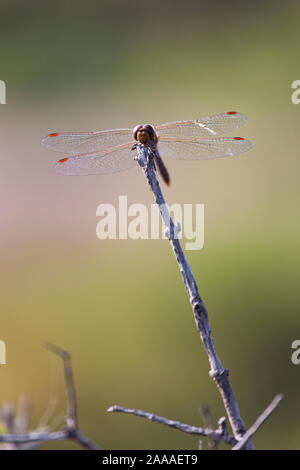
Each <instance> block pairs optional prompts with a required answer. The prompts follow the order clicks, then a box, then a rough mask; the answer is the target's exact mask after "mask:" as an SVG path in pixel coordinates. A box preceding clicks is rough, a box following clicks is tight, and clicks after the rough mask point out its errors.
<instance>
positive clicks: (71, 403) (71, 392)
mask: <svg viewBox="0 0 300 470" xmlns="http://www.w3.org/2000/svg"><path fill="white" fill-rule="evenodd" d="M46 348H47V349H48V350H49V351H51V352H53V353H55V354H57V355H58V356H59V357H61V359H62V361H63V367H64V376H65V384H66V394H67V416H66V418H65V421H66V428H65V429H62V430H60V431H55V432H47V431H32V432H28V433H24V434H23V433H18V434H3V435H0V442H11V443H15V444H25V443H33V444H34V443H35V444H38V443H40V442H42V441H61V440H66V439H71V440H73V441H75V442H77V444H79V445H80V446H81V447H83V448H84V449H89V450H102V449H101V448H100V447H98V446H97V445H96V444H94V443H93V442H92V441H91V439H89V438H88V437H87V436H85V435H84V434H83V433H82V432H81V431H80V429H79V427H78V420H77V402H76V393H75V385H74V380H73V370H72V364H71V356H70V354H69V353H68V352H67V351H64V350H62V349H60V348H59V347H58V346H55V345H53V344H47V345H46Z"/></svg>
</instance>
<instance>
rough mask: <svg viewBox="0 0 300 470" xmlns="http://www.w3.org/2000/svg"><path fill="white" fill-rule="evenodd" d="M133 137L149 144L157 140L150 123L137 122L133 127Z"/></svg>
mask: <svg viewBox="0 0 300 470" xmlns="http://www.w3.org/2000/svg"><path fill="white" fill-rule="evenodd" d="M133 137H134V138H135V140H137V141H138V142H140V143H141V144H144V145H146V144H151V143H156V142H157V135H156V132H155V130H154V127H153V126H151V124H138V125H137V126H135V128H134V129H133Z"/></svg>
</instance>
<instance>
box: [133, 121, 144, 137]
mask: <svg viewBox="0 0 300 470" xmlns="http://www.w3.org/2000/svg"><path fill="white" fill-rule="evenodd" d="M142 127H143V126H142V124H138V125H137V126H135V128H134V129H133V137H134V138H135V140H137V133H138V131H139V130H140V129H141V128H142Z"/></svg>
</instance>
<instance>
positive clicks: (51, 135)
mask: <svg viewBox="0 0 300 470" xmlns="http://www.w3.org/2000/svg"><path fill="white" fill-rule="evenodd" d="M57 135H58V132H52V134H48V136H47V137H56V136H57Z"/></svg>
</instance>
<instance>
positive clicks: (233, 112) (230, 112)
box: [227, 111, 238, 114]
mask: <svg viewBox="0 0 300 470" xmlns="http://www.w3.org/2000/svg"><path fill="white" fill-rule="evenodd" d="M227 114H238V113H237V111H228V113H227Z"/></svg>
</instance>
